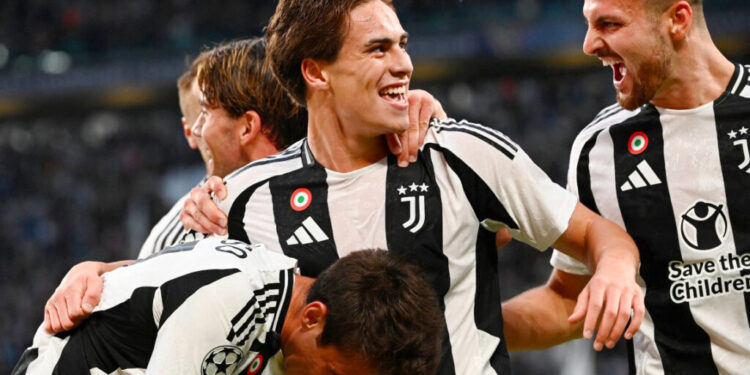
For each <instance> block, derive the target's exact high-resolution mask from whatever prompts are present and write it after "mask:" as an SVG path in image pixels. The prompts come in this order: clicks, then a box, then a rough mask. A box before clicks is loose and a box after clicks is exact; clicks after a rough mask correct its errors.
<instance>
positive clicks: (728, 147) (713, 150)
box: [552, 65, 750, 375]
mask: <svg viewBox="0 0 750 375" xmlns="http://www.w3.org/2000/svg"><path fill="white" fill-rule="evenodd" d="M748 70H749V67H748V66H743V65H737V66H736V69H735V73H734V76H733V77H732V79H731V82H730V83H729V85H728V87H727V89H726V91H725V93H724V94H723V95H721V97H719V98H718V99H717V100H716V101H714V102H711V103H708V104H706V105H703V106H700V107H698V108H694V109H688V110H672V109H665V108H658V107H655V106H653V105H650V104H649V105H646V106H643V107H641V108H640V109H639V110H636V111H632V112H631V111H626V110H623V109H621V108H620V107H619V106H617V105H615V106H612V107H609V108H607V109H605V110H603V111H602V112H601V113H600V114H599V116H597V117H596V118H595V119H594V121H593V122H592V123H591V124H590V125H589V126H588V127H587V128H585V129H584V130H583V131H582V132H581V134H580V135H579V136H578V138H577V139H576V141H575V143H574V145H573V150H572V153H571V162H570V168H569V173H568V185H569V189H570V190H571V191H572V192H573V193H575V194H577V195H578V196H579V198H580V200H581V202H582V203H583V204H585V205H586V206H588V207H589V208H591V209H593V210H594V211H596V212H598V213H600V214H601V215H602V216H604V217H606V218H608V219H610V220H612V221H614V222H615V223H617V224H619V225H620V226H622V227H623V228H625V229H626V230H627V231H628V233H630V235H631V236H632V237H633V238H634V239H635V242H636V244H637V245H638V248H639V249H640V252H641V267H640V275H639V276H640V277H639V282H640V283H641V285H642V286H643V287H644V290H645V298H646V309H647V314H646V319H645V321H644V323H643V325H642V326H641V329H640V331H639V332H638V334H637V335H636V336H635V338H634V339H633V342H632V345H633V347H632V349H634V356H632V358H631V369H634V372H635V373H637V374H648V375H651V374H700V375H708V374H736V375H740V374H748V373H749V372H750V151H749V150H748V142H750V82H749V81H748V80H749V79H750V74H749V73H748ZM552 264H553V265H554V266H555V267H557V268H559V269H562V270H564V271H568V272H571V273H577V274H580V273H586V272H587V271H586V269H585V267H583V266H582V265H581V264H580V263H577V262H575V261H573V260H572V259H570V258H569V257H566V256H565V255H563V254H558V253H555V254H554V255H553V257H552Z"/></svg>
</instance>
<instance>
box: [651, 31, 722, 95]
mask: <svg viewBox="0 0 750 375" xmlns="http://www.w3.org/2000/svg"><path fill="white" fill-rule="evenodd" d="M669 69H670V76H669V77H668V78H667V79H666V81H665V83H664V84H663V85H662V88H661V89H660V90H659V91H658V92H657V93H656V95H655V96H654V98H653V99H652V100H651V103H652V104H654V105H655V106H658V107H662V108H670V109H691V108H696V107H700V106H701V105H704V104H706V103H710V102H712V101H714V100H716V99H717V98H719V96H721V95H722V94H723V93H724V91H725V90H726V87H727V85H728V84H729V80H731V79H732V74H734V64H732V62H731V61H729V60H727V58H726V57H724V55H722V54H721V52H720V51H719V49H718V48H716V45H715V44H714V43H713V41H712V40H711V36H710V35H709V34H708V30H704V29H703V30H694V32H693V33H691V34H689V35H688V36H687V37H686V39H685V40H684V41H681V42H680V43H679V45H677V46H676V53H675V54H674V56H673V58H672V61H671V66H670V67H669Z"/></svg>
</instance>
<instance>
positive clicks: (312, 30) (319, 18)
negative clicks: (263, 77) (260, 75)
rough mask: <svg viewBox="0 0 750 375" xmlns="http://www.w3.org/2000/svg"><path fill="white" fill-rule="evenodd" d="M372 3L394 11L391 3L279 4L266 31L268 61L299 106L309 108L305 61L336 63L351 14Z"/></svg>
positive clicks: (289, 0)
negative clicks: (304, 73) (353, 10)
mask: <svg viewBox="0 0 750 375" xmlns="http://www.w3.org/2000/svg"><path fill="white" fill-rule="evenodd" d="M370 1H382V2H383V3H385V4H387V5H389V6H391V7H393V2H392V1H391V0H338V1H320V0H279V3H278V5H277V6H276V11H275V12H274V14H273V16H271V20H270V21H269V23H268V27H267V28H266V40H267V41H268V60H269V64H270V65H271V67H272V69H273V73H274V74H275V75H276V77H277V78H278V79H279V81H280V83H281V85H282V86H284V88H285V89H286V91H287V92H288V93H289V95H290V96H291V97H292V98H293V99H294V101H295V102H296V103H297V104H299V105H301V106H305V105H306V104H305V102H306V100H305V92H306V89H305V81H304V78H303V77H302V73H301V72H300V66H301V64H302V60H304V59H306V58H313V59H320V60H323V61H328V62H330V61H333V60H335V59H336V56H337V54H338V51H339V50H340V49H341V45H342V43H343V40H344V37H345V36H346V31H347V30H348V20H349V18H348V17H349V12H350V11H351V10H352V9H354V8H356V7H357V6H359V5H362V4H365V3H368V2H370Z"/></svg>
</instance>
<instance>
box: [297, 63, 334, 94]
mask: <svg viewBox="0 0 750 375" xmlns="http://www.w3.org/2000/svg"><path fill="white" fill-rule="evenodd" d="M324 66H325V63H324V62H322V61H320V60H316V59H311V58H307V59H304V60H302V77H304V79H305V82H307V84H308V85H309V86H310V87H311V88H313V89H317V90H325V89H327V88H328V73H327V72H326V71H325V68H324Z"/></svg>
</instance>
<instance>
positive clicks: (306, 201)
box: [289, 188, 312, 212]
mask: <svg viewBox="0 0 750 375" xmlns="http://www.w3.org/2000/svg"><path fill="white" fill-rule="evenodd" d="M310 202H312V194H311V193H310V190H307V189H305V188H299V189H297V190H295V191H294V193H292V197H291V198H290V199H289V204H291V206H292V209H293V210H295V211H297V212H299V211H304V210H305V209H306V208H307V207H309V206H310Z"/></svg>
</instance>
